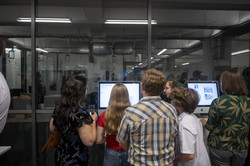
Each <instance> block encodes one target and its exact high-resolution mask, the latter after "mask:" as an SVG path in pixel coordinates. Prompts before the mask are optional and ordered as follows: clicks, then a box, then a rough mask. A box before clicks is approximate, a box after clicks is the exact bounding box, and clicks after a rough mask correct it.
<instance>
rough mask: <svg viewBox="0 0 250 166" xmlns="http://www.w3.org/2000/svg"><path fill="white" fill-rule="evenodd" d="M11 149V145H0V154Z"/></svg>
mask: <svg viewBox="0 0 250 166" xmlns="http://www.w3.org/2000/svg"><path fill="white" fill-rule="evenodd" d="M10 149H11V146H0V156H1V155H2V154H4V153H5V152H7V151H8V150H10Z"/></svg>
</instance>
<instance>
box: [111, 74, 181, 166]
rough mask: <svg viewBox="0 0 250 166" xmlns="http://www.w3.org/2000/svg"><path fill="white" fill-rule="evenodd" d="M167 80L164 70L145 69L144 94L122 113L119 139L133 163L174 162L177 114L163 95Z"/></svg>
mask: <svg viewBox="0 0 250 166" xmlns="http://www.w3.org/2000/svg"><path fill="white" fill-rule="evenodd" d="M165 82H166V77H165V75H164V74H163V73H162V72H160V71H158V70H156V69H148V70H146V71H145V72H144V73H143V75H142V82H141V90H142V95H143V98H142V99H141V100H140V102H139V103H137V104H135V105H133V106H130V107H128V108H127V109H126V110H125V112H124V114H123V117H122V120H121V125H120V128H119V130H118V134H117V137H116V139H117V141H118V142H119V143H120V145H121V147H123V149H124V150H126V151H127V150H128V162H129V163H130V164H131V165H155V166H160V165H173V161H174V155H175V152H174V147H175V136H176V135H177V133H178V129H177V126H178V117H177V112H176V109H175V108H174V107H173V106H172V105H170V104H168V103H166V102H165V101H163V100H162V99H161V98H160V94H161V92H162V91H163V89H164V85H165Z"/></svg>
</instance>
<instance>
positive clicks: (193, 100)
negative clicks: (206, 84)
mask: <svg viewBox="0 0 250 166" xmlns="http://www.w3.org/2000/svg"><path fill="white" fill-rule="evenodd" d="M171 99H172V102H173V103H174V106H177V107H180V108H182V109H183V111H184V112H187V113H189V114H191V113H193V112H194V110H195V108H196V107H197V105H198V103H199V96H198V94H197V92H196V91H195V90H193V89H189V88H183V87H175V88H174V89H173V90H172V93H171Z"/></svg>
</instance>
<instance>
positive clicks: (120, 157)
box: [103, 147, 130, 166]
mask: <svg viewBox="0 0 250 166" xmlns="http://www.w3.org/2000/svg"><path fill="white" fill-rule="evenodd" d="M127 160H128V153H127V152H125V151H124V150H122V149H110V148H108V147H106V150H105V154H104V161H103V166H129V165H130V164H129V163H128V161H127Z"/></svg>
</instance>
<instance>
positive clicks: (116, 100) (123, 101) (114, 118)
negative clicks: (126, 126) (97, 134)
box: [104, 83, 130, 135]
mask: <svg viewBox="0 0 250 166" xmlns="http://www.w3.org/2000/svg"><path fill="white" fill-rule="evenodd" d="M129 106H130V101H129V95H128V90H127V87H126V86H125V85H123V84H121V83H117V84H116V85H115V86H114V87H113V88H112V91H111V95H110V100H109V106H108V109H107V111H106V113H105V120H104V128H105V130H106V132H107V133H108V134H114V135H116V134H117V132H118V128H119V126H120V123H121V119H122V115H123V112H124V111H125V109H126V108H127V107H129Z"/></svg>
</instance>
